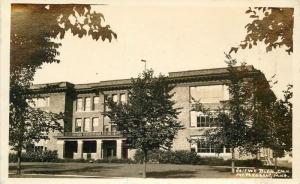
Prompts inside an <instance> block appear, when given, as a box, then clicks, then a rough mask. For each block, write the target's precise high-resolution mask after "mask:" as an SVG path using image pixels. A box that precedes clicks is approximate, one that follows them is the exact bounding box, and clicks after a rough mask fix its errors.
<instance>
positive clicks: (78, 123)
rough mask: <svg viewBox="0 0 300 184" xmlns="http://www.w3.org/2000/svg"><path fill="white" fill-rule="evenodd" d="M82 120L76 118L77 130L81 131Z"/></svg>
mask: <svg viewBox="0 0 300 184" xmlns="http://www.w3.org/2000/svg"><path fill="white" fill-rule="evenodd" d="M81 126H82V120H81V119H76V120H75V132H81Z"/></svg>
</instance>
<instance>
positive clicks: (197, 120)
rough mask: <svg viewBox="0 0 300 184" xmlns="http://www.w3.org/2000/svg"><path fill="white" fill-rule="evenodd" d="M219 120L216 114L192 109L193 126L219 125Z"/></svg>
mask: <svg viewBox="0 0 300 184" xmlns="http://www.w3.org/2000/svg"><path fill="white" fill-rule="evenodd" d="M218 126H219V121H218V118H217V116H216V115H215V114H213V113H212V114H203V113H201V112H196V111H191V127H218Z"/></svg>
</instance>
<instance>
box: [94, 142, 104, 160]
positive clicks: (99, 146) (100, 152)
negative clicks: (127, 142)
mask: <svg viewBox="0 0 300 184" xmlns="http://www.w3.org/2000/svg"><path fill="white" fill-rule="evenodd" d="M96 153H97V159H103V154H102V140H97V150H96Z"/></svg>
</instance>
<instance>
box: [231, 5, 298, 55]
mask: <svg viewBox="0 0 300 184" xmlns="http://www.w3.org/2000/svg"><path fill="white" fill-rule="evenodd" d="M246 14H249V15H250V18H251V19H253V20H252V22H251V23H248V24H247V25H246V26H245V28H246V30H247V35H246V37H245V39H244V40H243V41H242V42H241V44H240V45H239V46H238V47H232V48H231V50H230V52H229V54H230V53H231V52H233V51H234V52H235V53H236V52H237V51H238V49H239V48H242V49H246V48H247V47H248V48H249V49H251V48H252V47H253V46H256V45H257V42H264V43H265V44H266V52H269V51H272V49H277V48H280V47H282V46H285V47H286V48H287V49H286V52H287V53H288V54H291V53H292V52H293V28H294V9H293V8H275V7H268V8H267V7H255V8H251V7H249V9H248V10H247V11H246Z"/></svg>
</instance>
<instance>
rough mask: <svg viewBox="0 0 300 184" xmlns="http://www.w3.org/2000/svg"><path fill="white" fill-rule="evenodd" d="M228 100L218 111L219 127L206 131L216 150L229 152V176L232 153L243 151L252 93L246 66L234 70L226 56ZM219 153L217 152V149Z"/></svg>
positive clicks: (233, 160)
mask: <svg viewBox="0 0 300 184" xmlns="http://www.w3.org/2000/svg"><path fill="white" fill-rule="evenodd" d="M226 58H227V61H225V62H226V63H227V65H228V69H227V70H228V80H229V82H228V86H229V88H228V89H229V94H230V99H229V100H228V101H227V102H225V103H224V104H223V107H222V108H220V109H219V110H218V112H217V114H218V118H217V119H218V122H219V127H217V128H213V129H209V130H207V131H206V132H205V135H206V136H207V141H208V142H209V143H211V144H213V145H215V146H216V147H223V146H225V147H226V148H227V149H230V150H231V154H232V158H231V159H232V164H231V165H232V173H234V172H235V151H236V150H239V151H240V152H241V153H243V152H245V151H246V148H247V147H246V145H247V144H248V143H247V140H248V132H249V129H250V127H251V120H252V119H251V113H250V112H251V110H250V109H251V107H252V102H253V93H252V87H253V86H252V85H251V78H250V76H249V71H248V69H247V67H246V63H242V64H241V66H240V67H235V65H236V63H237V61H236V60H235V59H233V58H232V57H231V56H230V55H228V54H226ZM217 150H218V149H217Z"/></svg>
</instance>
